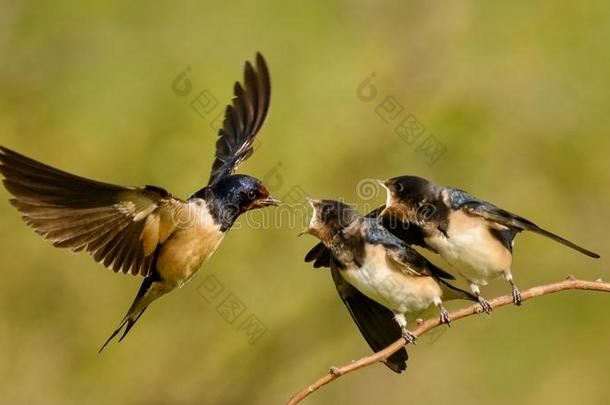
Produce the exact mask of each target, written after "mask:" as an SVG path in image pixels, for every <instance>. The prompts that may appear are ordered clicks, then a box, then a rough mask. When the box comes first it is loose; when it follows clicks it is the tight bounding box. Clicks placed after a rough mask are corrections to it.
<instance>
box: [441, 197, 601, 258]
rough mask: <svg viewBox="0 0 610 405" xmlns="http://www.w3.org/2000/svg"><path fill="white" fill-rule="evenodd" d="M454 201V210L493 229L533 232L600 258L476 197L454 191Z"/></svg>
mask: <svg viewBox="0 0 610 405" xmlns="http://www.w3.org/2000/svg"><path fill="white" fill-rule="evenodd" d="M452 200H453V201H455V203H454V206H453V207H452V208H453V209H462V210H464V212H466V213H467V214H469V215H476V216H479V217H482V218H484V219H485V220H487V221H488V222H489V223H491V224H492V228H495V229H498V230H503V229H510V230H514V231H517V232H520V231H532V232H535V233H537V234H540V235H542V236H546V237H547V238H551V239H553V240H554V241H556V242H559V243H561V244H564V245H566V246H568V247H570V248H572V249H575V250H577V251H579V252H580V253H582V254H585V255H587V256H590V257H593V258H596V259H597V258H599V255H598V254H597V253H594V252H592V251H590V250H588V249H585V248H583V247H581V246H578V245H577V244H575V243H573V242H570V241H569V240H566V239H564V238H562V237H561V236H558V235H555V234H554V233H552V232H549V231H547V230H546V229H543V228H540V227H539V226H538V225H536V224H535V223H533V222H531V221H530V220H528V219H525V218H523V217H521V216H519V215H516V214H513V213H511V212H508V211H506V210H503V209H502V208H499V207H496V206H495V205H493V204H491V203H489V202H487V201H483V200H480V199H478V198H476V197H473V196H471V195H470V194H468V193H466V192H465V191H462V190H457V189H456V190H452Z"/></svg>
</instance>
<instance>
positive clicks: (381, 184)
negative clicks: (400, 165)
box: [375, 179, 392, 217]
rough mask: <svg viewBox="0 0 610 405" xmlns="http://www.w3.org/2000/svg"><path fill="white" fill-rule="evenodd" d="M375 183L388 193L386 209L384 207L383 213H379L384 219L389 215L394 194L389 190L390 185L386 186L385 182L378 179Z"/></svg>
mask: <svg viewBox="0 0 610 405" xmlns="http://www.w3.org/2000/svg"><path fill="white" fill-rule="evenodd" d="M375 181H376V182H377V184H379V185H380V186H381V187H383V188H384V189H385V192H386V200H385V207H383V210H381V212H380V213H379V216H380V217H383V216H384V215H386V214H388V213H389V212H390V210H391V202H392V192H391V191H390V189H389V188H388V185H387V184H386V181H385V180H379V179H376V180H375Z"/></svg>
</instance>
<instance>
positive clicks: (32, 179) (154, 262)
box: [0, 54, 279, 352]
mask: <svg viewBox="0 0 610 405" xmlns="http://www.w3.org/2000/svg"><path fill="white" fill-rule="evenodd" d="M244 76H245V77H244V85H243V86H242V85H241V84H240V83H235V88H234V98H233V100H232V104H231V105H228V106H227V108H226V111H225V118H224V122H223V128H222V129H221V130H220V131H219V138H218V140H217V142H216V158H215V161H214V163H213V165H212V173H211V175H210V179H209V181H208V184H207V186H205V187H203V188H202V189H200V190H199V191H197V192H196V193H195V194H193V195H192V196H191V197H190V198H188V199H187V200H181V199H179V198H176V197H173V196H172V195H171V194H170V193H168V192H167V191H165V190H164V189H162V188H159V187H154V186H145V187H125V186H117V185H113V184H108V183H101V182H98V181H95V180H89V179H86V178H83V177H79V176H76V175H73V174H70V173H66V172H64V171H61V170H58V169H55V168H52V167H50V166H47V165H45V164H42V163H39V162H37V161H35V160H32V159H29V158H27V157H25V156H23V155H20V154H18V153H16V152H14V151H12V150H10V149H7V148H4V147H0V150H1V153H0V172H1V173H2V174H3V175H4V177H5V180H4V185H5V187H6V189H7V190H8V191H9V192H10V193H11V194H12V195H13V197H14V198H12V199H11V200H10V202H11V204H12V205H13V206H15V207H16V208H17V209H18V210H19V211H20V212H21V213H22V214H23V219H24V220H25V222H26V223H27V224H28V225H29V226H31V227H32V228H34V230H35V231H36V232H37V233H38V234H40V235H41V236H42V237H43V238H45V239H48V240H50V241H51V242H52V243H53V245H54V246H57V247H64V248H68V249H70V250H71V251H73V252H78V251H82V250H84V251H87V252H88V253H89V254H90V255H91V256H93V258H94V259H95V260H96V261H97V262H102V263H103V264H104V266H106V267H109V268H112V269H113V270H114V271H115V272H119V271H121V272H123V273H131V274H133V275H142V276H144V277H145V278H144V281H143V282H142V285H141V287H140V289H139V291H138V293H137V295H136V298H135V300H134V301H133V304H132V305H131V307H130V308H129V310H128V311H127V314H126V315H125V317H124V318H123V320H122V321H121V323H120V325H119V327H118V328H117V329H116V330H115V331H114V333H113V334H112V335H111V336H110V338H108V340H107V341H106V342H105V343H104V345H103V346H102V347H101V349H100V352H101V351H102V350H103V349H104V347H106V345H107V344H108V343H109V342H110V341H111V340H112V339H113V338H114V337H115V336H116V335H117V334H118V333H119V332H120V331H121V330H122V329H123V328H124V327H125V330H124V332H123V334H122V336H121V337H120V339H119V341H121V340H123V338H124V337H125V336H126V335H127V333H128V332H129V331H130V330H131V328H132V327H133V326H134V324H135V323H136V322H137V321H138V319H139V318H140V317H141V316H142V314H143V313H144V311H145V310H146V308H148V305H150V303H152V302H153V301H154V300H156V299H157V298H159V297H161V296H162V295H164V294H167V293H168V292H170V291H172V290H174V289H175V288H176V287H182V286H183V285H184V284H185V283H186V282H188V281H189V280H190V279H191V277H193V275H194V274H195V272H196V271H197V270H198V269H199V267H200V266H201V265H202V264H203V263H204V262H205V261H206V260H207V259H208V258H209V257H210V256H211V255H212V254H213V253H214V251H215V250H216V248H217V247H218V245H219V244H220V242H221V241H222V239H223V237H224V235H225V233H226V232H227V231H228V230H229V229H230V228H231V226H232V225H233V223H234V221H235V220H236V219H237V217H238V216H239V215H240V214H242V213H244V212H246V211H248V210H252V209H255V208H262V207H266V206H270V205H277V204H278V202H279V201H278V200H276V199H274V198H273V197H271V196H270V195H269V192H268V190H267V188H266V187H265V186H264V185H263V184H262V182H261V181H260V180H258V179H256V178H254V177H251V176H246V175H237V174H234V172H235V170H236V169H237V168H238V167H239V166H240V165H241V164H242V163H243V162H244V161H245V160H246V159H247V158H248V157H250V155H251V154H252V152H253V146H252V143H253V141H254V137H255V136H256V134H257V132H258V131H259V130H260V128H261V127H262V125H263V122H264V120H265V117H266V116H267V111H268V109H269V101H270V97H271V83H270V80H269V71H268V69H267V65H266V63H265V60H264V59H263V57H262V55H260V54H257V55H256V68H254V67H253V66H252V65H251V64H250V63H249V62H246V65H245V74H244Z"/></svg>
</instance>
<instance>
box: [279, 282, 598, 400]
mask: <svg viewBox="0 0 610 405" xmlns="http://www.w3.org/2000/svg"><path fill="white" fill-rule="evenodd" d="M564 290H590V291H602V292H607V293H610V283H605V282H603V281H602V280H597V281H586V280H579V279H576V278H574V277H573V276H569V277H568V278H567V279H566V280H563V281H559V282H556V283H551V284H545V285H541V286H538V287H532V288H530V289H528V290H525V291H522V292H521V301H526V300H529V299H531V298H534V297H539V296H542V295H547V294H552V293H555V292H558V291H564ZM512 304H513V296H512V295H505V296H501V297H497V298H494V299H492V300H489V305H490V306H491V308H498V307H503V306H506V305H512ZM481 312H483V308H482V307H481V305H480V304H474V305H470V306H468V307H465V308H461V309H458V310H456V311H453V312H451V313H450V314H449V315H450V317H451V320H452V321H457V320H459V319H462V318H466V317H469V316H472V315H476V314H479V313H481ZM438 326H441V321H440V319H439V318H437V317H435V318H433V319H429V320H427V321H424V322H422V323H421V324H419V325H418V327H417V328H416V329H415V330H413V335H415V336H416V337H420V336H422V335H424V334H426V333H427V332H429V331H431V330H432V329H434V328H436V327H438ZM407 344H408V342H407V341H406V340H405V339H404V338H401V339H399V340H397V341H396V342H394V343H392V344H391V345H389V346H388V347H386V348H385V349H383V350H380V351H378V352H377V353H373V354H372V355H370V356H366V357H363V358H361V359H359V360H356V361H352V362H350V363H349V364H346V365H344V366H341V367H333V368H332V369H331V370H330V371H329V372H328V373H327V374H325V375H323V376H322V377H320V378H318V379H317V380H316V381H314V382H313V383H311V384H308V385H307V386H306V387H305V388H303V389H301V390H300V391H298V392H296V393H295V394H294V395H292V397H290V399H289V400H288V402H287V404H288V405H295V404H298V403H300V402H301V401H303V400H304V399H305V398H306V397H308V396H309V395H311V394H312V393H313V392H315V391H317V390H318V389H320V388H321V387H323V386H324V385H326V384H328V383H330V382H332V381H333V380H336V379H337V378H339V377H341V376H343V375H345V374H348V373H351V372H353V371H356V370H359V369H361V368H364V367H368V366H370V365H372V364H375V363H379V362H383V361H384V360H386V359H387V358H388V357H390V356H391V355H392V354H393V353H395V352H396V351H398V350H400V349H401V348H402V347H404V346H405V345H407Z"/></svg>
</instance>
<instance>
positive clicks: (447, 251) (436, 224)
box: [380, 176, 599, 305]
mask: <svg viewBox="0 0 610 405" xmlns="http://www.w3.org/2000/svg"><path fill="white" fill-rule="evenodd" d="M380 183H381V184H382V185H383V186H384V187H385V188H386V190H387V200H386V204H385V207H386V208H385V209H384V211H383V212H382V215H389V216H391V217H395V218H397V219H399V220H400V221H404V222H408V223H410V224H411V225H414V226H416V227H417V228H419V229H420V232H421V236H422V239H423V242H424V245H425V247H426V248H428V249H429V250H431V251H434V252H436V253H439V254H440V255H441V256H442V257H443V259H445V261H447V262H448V263H449V264H451V265H452V266H453V267H455V268H456V270H458V271H459V272H460V274H461V275H462V276H463V277H464V278H465V279H466V280H467V281H468V283H469V285H470V289H471V290H472V292H473V293H474V294H475V295H477V297H479V301H480V302H481V304H482V305H484V304H485V300H484V299H483V298H482V297H481V296H480V286H484V285H487V284H488V282H489V281H490V280H492V279H494V278H496V277H499V276H503V277H504V278H505V279H506V281H508V282H509V283H510V285H511V287H512V294H513V301H514V303H515V304H517V305H520V304H521V293H520V292H519V289H518V288H517V286H516V285H515V282H514V281H513V276H512V273H511V263H512V258H513V244H514V238H515V236H516V235H517V234H518V233H519V232H521V231H532V232H535V233H537V234H540V235H543V236H546V237H548V238H551V239H553V240H555V241H557V242H559V243H562V244H564V245H566V246H568V247H571V248H572V249H575V250H577V251H579V252H580V253H583V254H585V255H587V256H590V257H593V258H599V255H598V254H596V253H593V252H591V251H590V250H587V249H584V248H582V247H580V246H578V245H576V244H574V243H572V242H570V241H568V240H566V239H564V238H562V237H560V236H557V235H555V234H553V233H551V232H549V231H547V230H545V229H542V228H540V227H539V226H538V225H536V224H534V223H533V222H531V221H529V220H527V219H525V218H523V217H521V216H518V215H515V214H513V213H510V212H508V211H505V210H503V209H501V208H499V207H496V206H495V205H493V204H491V203H489V202H487V201H483V200H480V199H478V198H476V197H473V196H472V195H470V194H468V193H466V192H465V191H462V190H458V189H455V188H449V187H443V186H439V185H437V184H434V183H432V182H430V181H428V180H426V179H423V178H421V177H415V176H401V177H394V178H392V179H390V180H387V181H380Z"/></svg>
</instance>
